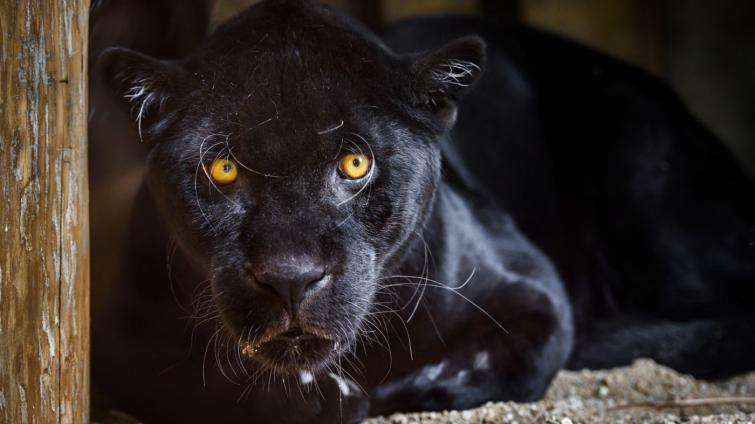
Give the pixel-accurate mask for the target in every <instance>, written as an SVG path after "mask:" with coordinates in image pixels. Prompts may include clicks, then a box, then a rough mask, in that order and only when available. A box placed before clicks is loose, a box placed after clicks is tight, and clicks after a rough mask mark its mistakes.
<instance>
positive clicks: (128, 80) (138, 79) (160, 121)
mask: <svg viewBox="0 0 755 424" xmlns="http://www.w3.org/2000/svg"><path fill="white" fill-rule="evenodd" d="M96 73H97V76H98V78H99V80H100V82H101V83H102V85H103V87H104V88H105V90H107V91H108V93H109V94H110V95H111V97H113V98H114V99H115V100H116V101H117V102H118V103H119V104H122V105H124V106H126V107H128V108H129V111H130V113H131V116H132V118H133V119H134V121H135V124H136V127H137V130H138V132H139V137H140V138H141V140H142V141H151V140H154V139H156V138H158V137H159V135H160V134H162V133H163V131H164V130H165V129H166V128H167V127H168V126H169V125H170V122H171V121H172V119H173V118H174V116H175V112H174V109H172V108H171V104H172V103H173V102H174V100H175V97H176V95H177V93H178V89H179V87H180V84H181V81H182V80H183V79H184V71H183V69H182V68H181V67H180V66H179V65H177V64H176V63H174V62H168V61H161V60H158V59H155V58H153V57H150V56H147V55H144V54H141V53H137V52H135V51H133V50H129V49H125V48H121V47H112V48H109V49H106V50H105V51H103V52H102V54H101V55H100V57H99V59H98V61H97V70H96Z"/></svg>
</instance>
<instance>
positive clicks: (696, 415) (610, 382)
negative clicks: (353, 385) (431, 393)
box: [365, 360, 755, 424]
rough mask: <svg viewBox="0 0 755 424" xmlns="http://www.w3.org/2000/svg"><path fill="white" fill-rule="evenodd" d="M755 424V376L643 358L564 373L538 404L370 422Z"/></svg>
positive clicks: (493, 406)
mask: <svg viewBox="0 0 755 424" xmlns="http://www.w3.org/2000/svg"><path fill="white" fill-rule="evenodd" d="M604 422H605V423H659V424H660V423H755V373H752V374H749V375H745V376H741V377H737V378H734V379H731V380H728V381H725V382H704V381H699V380H695V379H694V378H692V377H689V376H684V375H680V374H677V373H676V372H674V371H672V370H670V369H668V368H665V367H662V366H659V365H657V364H655V363H654V362H652V361H648V360H639V361H637V362H635V363H634V364H633V365H632V366H630V367H625V368H617V369H614V370H609V371H581V372H569V371H563V372H561V373H560V374H559V375H558V377H557V378H556V380H555V381H554V383H553V385H552V386H551V388H550V390H549V391H548V393H547V395H546V397H545V399H544V400H543V401H541V402H536V403H528V404H521V403H511V402H506V403H488V404H486V405H483V406H481V407H479V408H477V409H472V410H469V411H448V412H443V413H421V414H407V415H403V414H395V415H392V416H390V417H387V418H374V419H370V420H367V421H366V422H365V424H413V423H422V424H436V423H437V424H441V423H442V424H457V423H458V424H461V423H464V424H467V423H479V424H483V423H485V424H487V423H491V424H492V423H512V424H513V423H518V424H526V423H548V424H578V423H604Z"/></svg>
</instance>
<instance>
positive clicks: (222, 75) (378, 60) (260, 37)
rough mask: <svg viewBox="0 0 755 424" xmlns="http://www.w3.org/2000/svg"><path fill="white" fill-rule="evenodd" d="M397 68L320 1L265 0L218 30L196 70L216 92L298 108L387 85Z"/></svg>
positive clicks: (368, 37) (368, 36) (371, 39)
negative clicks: (274, 100) (264, 98)
mask: <svg viewBox="0 0 755 424" xmlns="http://www.w3.org/2000/svg"><path fill="white" fill-rule="evenodd" d="M394 62H396V60H395V58H394V56H393V55H392V54H391V53H390V52H389V51H388V49H387V48H386V47H385V46H384V45H383V44H382V42H381V41H380V40H379V39H378V38H376V37H375V36H374V35H373V34H372V33H371V32H370V31H368V30H366V29H365V28H363V27H362V26H361V24H359V23H357V22H355V21H353V20H351V19H350V18H348V17H346V16H344V15H343V14H339V13H335V12H334V11H332V10H330V9H329V8H327V7H325V6H321V5H319V4H316V2H308V1H289V0H268V1H265V2H262V3H260V4H258V5H256V6H254V7H252V8H250V9H249V10H248V11H246V12H244V13H242V14H241V15H240V16H238V17H237V18H235V19H233V20H232V21H230V22H228V23H227V24H225V25H224V26H222V27H220V28H219V29H218V30H217V31H216V32H215V33H214V34H213V35H212V36H211V37H210V38H209V40H208V42H207V43H206V44H205V46H204V47H203V48H202V49H200V50H199V51H198V52H197V53H196V54H195V55H194V57H193V58H192V60H191V65H192V67H194V68H195V70H196V73H197V74H198V75H199V76H200V77H201V78H202V80H203V81H204V82H205V83H206V84H211V85H212V87H214V89H215V90H223V91H226V92H230V93H236V94H239V95H250V94H251V95H252V96H253V95H254V94H255V93H260V94H263V93H264V94H265V95H267V96H268V97H271V96H278V97H281V98H282V99H280V100H281V101H282V102H285V101H295V102H298V103H301V102H305V101H307V100H308V99H311V98H312V97H313V96H319V97H320V99H321V100H330V101H334V100H337V94H338V93H343V92H347V91H349V90H354V89H360V88H363V87H372V88H373V89H374V88H375V87H377V86H379V85H385V84H381V83H382V82H383V81H385V80H387V79H390V77H392V76H395V75H393V72H392V71H394V70H395V68H396V66H394V65H396V63H394ZM388 85H389V84H388Z"/></svg>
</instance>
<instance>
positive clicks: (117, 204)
mask: <svg viewBox="0 0 755 424" xmlns="http://www.w3.org/2000/svg"><path fill="white" fill-rule="evenodd" d="M252 3H254V1H253V0H94V1H93V2H92V14H91V28H90V35H91V40H90V54H91V61H90V63H91V64H93V63H94V60H95V59H96V56H97V55H98V54H99V52H101V51H102V49H103V48H105V47H108V46H112V45H121V46H126V47H130V48H134V49H136V50H139V51H142V52H145V53H148V54H151V55H154V56H157V57H159V58H178V57H181V56H184V55H186V54H188V53H189V52H190V51H191V50H192V48H194V47H195V46H196V45H197V44H198V43H200V42H201V40H202V39H203V38H204V37H205V35H206V33H207V32H208V31H211V30H212V28H214V27H215V26H217V25H218V24H219V23H221V22H223V21H224V20H226V19H227V18H229V17H231V16H233V15H234V14H235V13H238V11H240V10H243V9H244V8H245V7H247V6H248V5H250V4H252ZM328 3H332V4H334V5H336V6H338V7H341V8H343V9H344V10H346V11H348V12H349V13H351V14H352V15H354V16H356V17H358V18H359V19H360V20H362V21H363V22H365V23H366V24H367V25H368V26H370V27H371V28H373V29H375V30H377V31H379V30H380V28H382V27H384V26H385V25H388V24H390V23H391V22H394V21H396V20H399V19H402V18H407V17H411V16H414V15H417V14H423V13H443V12H458V13H467V14H482V15H484V16H486V17H489V18H492V19H499V18H500V19H520V20H522V21H524V22H528V23H530V24H532V25H534V26H537V27H540V28H544V29H547V30H549V31H553V32H557V33H560V34H562V35H564V36H566V37H569V38H572V39H575V40H578V41H580V42H582V43H584V44H587V45H590V46H592V47H594V48H596V49H598V50H601V51H603V52H606V53H608V54H611V55H613V56H617V57H620V58H622V59H624V60H626V61H628V62H631V63H634V64H636V65H638V66H640V67H642V68H644V69H646V70H647V71H649V72H651V73H652V74H654V75H656V76H658V77H660V78H662V79H664V80H665V81H667V82H668V83H669V84H671V85H672V86H673V87H674V88H675V89H676V91H677V92H678V93H679V94H680V95H681V96H682V98H683V99H684V100H685V102H686V103H687V105H688V106H689V108H690V109H691V110H692V112H693V114H694V115H696V116H697V117H698V118H699V119H700V120H701V121H702V122H704V123H705V124H706V125H707V126H708V127H709V128H710V129H711V130H712V131H713V132H714V133H715V134H717V135H718V136H719V137H720V138H721V140H722V141H723V142H724V143H726V145H727V146H728V147H729V148H730V149H731V150H732V151H733V152H734V154H735V156H736V157H737V158H738V159H739V160H740V162H741V163H742V164H743V165H744V166H745V167H746V168H747V169H748V170H749V171H750V173H751V175H755V24H754V22H755V1H752V0H726V1H713V0H468V1H465V0H331V1H328ZM93 70H94V68H93V66H90V71H92V72H91V73H90V74H91V75H92V85H91V90H90V92H91V102H90V104H91V108H92V113H91V118H90V175H91V184H90V188H91V225H92V296H93V297H92V303H93V307H95V308H96V307H97V306H98V305H99V304H100V303H101V299H102V296H103V295H104V294H105V293H106V292H107V287H108V286H109V283H110V281H111V280H112V279H113V278H114V277H115V276H116V275H117V266H118V265H117V264H118V257H119V255H120V246H121V245H122V241H123V237H124V235H125V232H126V228H127V221H128V214H129V210H130V208H131V202H132V199H133V195H134V193H135V192H136V190H137V188H138V186H139V183H140V181H141V177H142V163H143V157H144V153H145V149H144V147H143V146H140V145H139V139H138V137H137V136H136V134H135V132H134V130H133V128H132V126H130V124H129V122H128V119H127V116H126V114H125V113H122V112H119V111H118V110H117V109H116V108H114V107H113V105H112V104H111V103H109V101H108V100H107V98H106V97H105V96H104V95H103V94H102V92H101V90H99V89H98V88H97V85H96V73H95V72H93Z"/></svg>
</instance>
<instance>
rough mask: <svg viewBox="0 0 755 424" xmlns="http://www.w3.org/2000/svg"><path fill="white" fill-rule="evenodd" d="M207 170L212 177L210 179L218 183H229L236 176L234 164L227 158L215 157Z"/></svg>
mask: <svg viewBox="0 0 755 424" xmlns="http://www.w3.org/2000/svg"><path fill="white" fill-rule="evenodd" d="M208 171H209V174H210V177H212V181H214V182H215V183H216V184H220V185H226V184H231V183H232V182H234V181H236V178H237V177H238V169H237V168H236V164H235V163H233V162H231V161H230V160H228V159H216V160H214V161H212V163H211V164H210V169H209V170H208Z"/></svg>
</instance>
